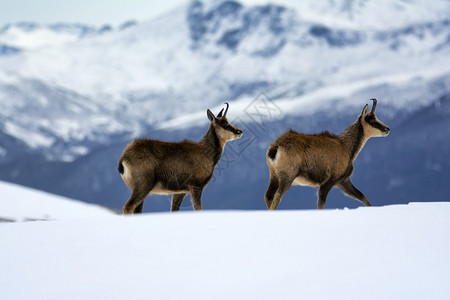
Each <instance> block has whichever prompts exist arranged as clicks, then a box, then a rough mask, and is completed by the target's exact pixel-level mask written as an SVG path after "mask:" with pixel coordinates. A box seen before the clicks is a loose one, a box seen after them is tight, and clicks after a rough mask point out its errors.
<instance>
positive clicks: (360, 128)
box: [264, 99, 390, 210]
mask: <svg viewBox="0 0 450 300" xmlns="http://www.w3.org/2000/svg"><path fill="white" fill-rule="evenodd" d="M371 100H372V101H373V106H372V110H371V111H370V112H369V105H368V104H366V105H365V106H364V108H363V110H362V113H361V114H360V115H359V116H358V118H357V120H356V121H355V122H354V123H353V124H352V125H350V126H349V127H347V128H346V129H345V131H344V132H343V133H342V134H340V135H334V134H331V133H329V132H328V131H325V132H322V133H319V134H303V133H298V132H295V131H293V130H292V129H291V130H290V131H288V132H286V133H284V134H282V135H281V136H279V137H278V138H277V139H276V140H275V141H274V142H273V143H272V144H271V145H270V146H269V148H268V150H267V164H268V166H269V171H270V177H269V187H268V189H267V192H266V194H265V197H264V198H265V201H266V205H267V208H268V209H271V210H273V209H276V208H277V206H278V204H279V203H280V201H281V198H282V197H283V195H284V193H286V191H287V190H288V189H289V188H290V187H291V185H304V186H312V187H316V186H318V187H319V191H318V200H317V208H318V209H322V208H324V206H325V202H326V199H327V195H328V192H329V191H330V189H331V188H332V187H333V186H335V185H336V186H337V187H338V188H339V189H340V190H341V191H343V192H344V193H345V194H347V195H348V196H350V197H353V198H355V199H357V200H359V201H360V202H362V203H363V204H364V205H366V206H371V204H370V202H369V201H368V200H367V198H366V196H364V194H363V193H361V192H360V191H359V190H358V189H357V188H355V187H354V186H353V184H352V182H351V180H350V176H351V175H352V172H353V161H354V160H355V159H356V157H357V156H358V154H359V152H360V151H361V149H362V148H363V147H364V145H365V143H366V142H367V140H368V139H369V138H371V137H376V136H387V135H388V134H389V130H390V129H389V127H388V126H386V125H385V124H384V123H383V122H381V121H380V120H378V119H377V117H376V115H375V107H376V105H377V100H376V99H371Z"/></svg>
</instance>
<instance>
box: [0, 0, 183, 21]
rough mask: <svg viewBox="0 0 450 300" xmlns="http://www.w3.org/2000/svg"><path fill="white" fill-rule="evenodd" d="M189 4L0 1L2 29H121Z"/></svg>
mask: <svg viewBox="0 0 450 300" xmlns="http://www.w3.org/2000/svg"><path fill="white" fill-rule="evenodd" d="M186 2H188V1H187V0H0V27H2V26H4V25H5V24H8V23H15V22H21V21H30V22H37V23H41V24H49V23H57V22H79V23H85V24H90V25H96V26H101V25H104V24H109V25H112V26H118V25H120V24H123V23H124V22H126V21H129V20H136V21H145V20H149V19H152V18H154V17H156V16H158V15H160V14H163V13H165V12H166V11H169V10H171V9H173V8H176V7H177V6H179V5H180V4H182V3H186Z"/></svg>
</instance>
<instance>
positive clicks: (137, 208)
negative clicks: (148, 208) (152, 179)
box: [122, 182, 154, 215]
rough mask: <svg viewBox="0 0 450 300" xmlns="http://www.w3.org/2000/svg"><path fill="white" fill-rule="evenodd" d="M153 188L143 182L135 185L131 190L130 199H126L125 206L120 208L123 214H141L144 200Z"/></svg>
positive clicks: (151, 185)
mask: <svg viewBox="0 0 450 300" xmlns="http://www.w3.org/2000/svg"><path fill="white" fill-rule="evenodd" d="M153 186H154V184H153V183H149V182H143V183H141V184H137V185H135V188H134V189H133V193H132V194H131V197H130V199H128V201H127V203H125V205H124V206H123V208H122V211H123V213H124V214H125V215H126V214H132V213H140V212H142V206H143V205H144V199H145V197H147V195H148V194H149V193H150V191H151V190H152V188H153ZM141 205H142V206H141Z"/></svg>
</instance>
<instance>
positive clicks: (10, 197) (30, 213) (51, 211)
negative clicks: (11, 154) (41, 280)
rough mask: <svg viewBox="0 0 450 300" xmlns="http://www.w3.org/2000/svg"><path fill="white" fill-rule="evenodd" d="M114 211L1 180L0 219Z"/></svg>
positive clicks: (80, 215) (53, 218) (37, 217)
mask: <svg viewBox="0 0 450 300" xmlns="http://www.w3.org/2000/svg"><path fill="white" fill-rule="evenodd" d="M112 215H114V213H113V212H112V211H111V210H109V209H106V208H103V207H100V206H98V205H94V204H87V203H84V202H82V201H77V200H73V199H69V198H65V197H62V196H56V195H53V194H50V193H46V192H42V191H38V190H34V189H31V188H26V187H23V186H20V185H16V184H12V183H7V182H3V181H0V220H1V219H4V220H10V221H27V220H55V219H58V220H60V219H70V218H77V219H78V218H80V217H86V218H91V217H107V216H112ZM0 297H1V292H0Z"/></svg>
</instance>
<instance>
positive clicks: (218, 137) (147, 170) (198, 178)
mask: <svg viewBox="0 0 450 300" xmlns="http://www.w3.org/2000/svg"><path fill="white" fill-rule="evenodd" d="M222 111H223V110H222ZM222 111H221V112H220V113H219V115H218V116H217V117H214V115H213V114H212V113H211V112H210V111H209V110H208V118H209V119H210V121H211V125H210V126H209V130H208V132H207V133H206V134H205V136H204V137H203V139H202V140H201V141H200V142H198V143H196V142H193V141H189V140H184V141H181V142H164V141H159V140H153V139H138V140H135V141H133V142H132V143H131V144H129V145H128V146H127V147H126V149H125V150H124V153H123V155H122V157H121V158H120V160H119V167H118V169H119V172H120V174H121V175H122V178H123V180H124V181H125V183H126V184H127V185H128V187H129V188H130V189H131V190H132V195H131V197H130V199H129V200H128V201H127V203H126V204H125V205H124V207H123V212H124V214H129V213H140V212H142V208H143V204H144V199H145V197H146V196H147V195H148V194H172V206H171V210H172V211H175V210H179V208H180V205H181V202H182V201H183V198H184V196H185V195H186V194H187V193H190V194H191V201H192V205H193V207H194V209H195V210H199V209H201V194H202V191H203V189H204V187H205V186H206V185H207V184H208V182H209V180H210V179H211V177H212V174H213V171H214V167H215V165H216V164H217V162H218V161H219V159H220V157H221V155H222V152H223V148H224V147H225V143H226V142H227V141H228V140H232V139H236V138H240V137H241V135H242V131H241V130H240V129H239V128H236V127H234V126H233V125H231V124H230V123H229V122H228V120H227V119H226V117H225V116H223V117H222Z"/></svg>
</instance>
